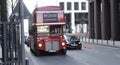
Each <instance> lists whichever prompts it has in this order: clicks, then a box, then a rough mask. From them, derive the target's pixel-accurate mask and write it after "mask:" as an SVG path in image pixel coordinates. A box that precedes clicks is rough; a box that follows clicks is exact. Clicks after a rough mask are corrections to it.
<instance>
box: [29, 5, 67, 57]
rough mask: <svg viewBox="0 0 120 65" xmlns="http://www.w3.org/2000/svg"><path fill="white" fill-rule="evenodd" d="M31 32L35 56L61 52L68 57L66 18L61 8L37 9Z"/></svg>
mask: <svg viewBox="0 0 120 65" xmlns="http://www.w3.org/2000/svg"><path fill="white" fill-rule="evenodd" d="M33 15H34V23H33V24H32V28H31V30H30V36H31V39H30V40H31V42H30V50H31V51H32V52H34V54H35V55H40V54H43V53H45V52H60V53H61V54H63V55H66V41H65V40H64V26H65V17H64V12H63V11H62V10H61V7H59V6H45V7H37V8H36V9H35V10H34V13H33Z"/></svg>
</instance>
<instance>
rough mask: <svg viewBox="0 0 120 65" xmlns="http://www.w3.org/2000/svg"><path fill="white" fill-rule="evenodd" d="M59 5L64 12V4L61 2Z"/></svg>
mask: <svg viewBox="0 0 120 65" xmlns="http://www.w3.org/2000/svg"><path fill="white" fill-rule="evenodd" d="M59 5H60V6H61V7H62V10H64V2H60V3H59Z"/></svg>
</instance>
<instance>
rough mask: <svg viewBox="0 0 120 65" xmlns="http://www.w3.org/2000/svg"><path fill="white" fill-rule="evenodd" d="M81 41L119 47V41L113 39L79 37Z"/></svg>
mask: <svg viewBox="0 0 120 65" xmlns="http://www.w3.org/2000/svg"><path fill="white" fill-rule="evenodd" d="M80 41H82V42H83V43H87V44H88V43H91V44H98V45H105V46H112V47H119V48H120V41H113V40H101V39H98V40H97V39H88V38H82V39H80Z"/></svg>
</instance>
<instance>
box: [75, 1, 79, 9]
mask: <svg viewBox="0 0 120 65" xmlns="http://www.w3.org/2000/svg"><path fill="white" fill-rule="evenodd" d="M74 9H75V10H79V3H78V2H74Z"/></svg>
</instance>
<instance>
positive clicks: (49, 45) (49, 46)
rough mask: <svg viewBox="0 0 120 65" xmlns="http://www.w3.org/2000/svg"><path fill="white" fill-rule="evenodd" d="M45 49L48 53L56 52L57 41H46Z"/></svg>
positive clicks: (57, 48)
mask: <svg viewBox="0 0 120 65" xmlns="http://www.w3.org/2000/svg"><path fill="white" fill-rule="evenodd" d="M45 49H46V51H48V52H56V51H57V50H59V42H58V41H47V42H46V43H45Z"/></svg>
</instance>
